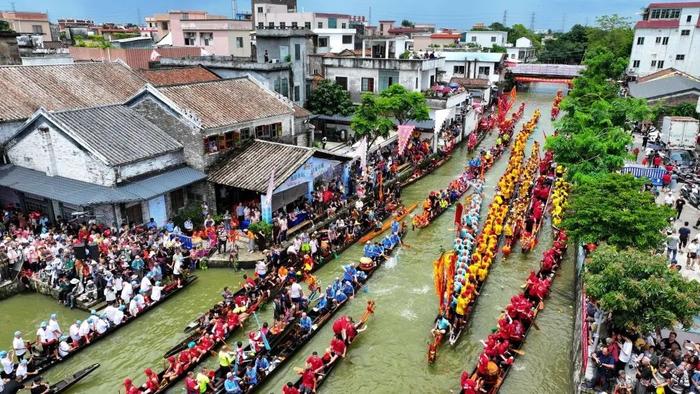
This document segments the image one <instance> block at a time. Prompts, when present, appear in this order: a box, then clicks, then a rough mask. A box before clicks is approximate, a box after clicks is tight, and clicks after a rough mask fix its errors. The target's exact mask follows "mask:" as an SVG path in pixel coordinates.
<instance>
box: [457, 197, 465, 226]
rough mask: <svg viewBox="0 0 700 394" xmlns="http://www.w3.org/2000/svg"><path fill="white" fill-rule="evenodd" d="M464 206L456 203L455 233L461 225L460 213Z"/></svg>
mask: <svg viewBox="0 0 700 394" xmlns="http://www.w3.org/2000/svg"><path fill="white" fill-rule="evenodd" d="M463 210H464V206H463V205H462V203H461V202H458V203H457V209H455V226H457V227H458V228H457V231H459V224H460V223H462V211H463Z"/></svg>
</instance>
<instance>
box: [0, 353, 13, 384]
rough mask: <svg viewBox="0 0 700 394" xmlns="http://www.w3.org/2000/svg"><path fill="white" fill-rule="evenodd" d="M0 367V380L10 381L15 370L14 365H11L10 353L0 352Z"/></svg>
mask: <svg viewBox="0 0 700 394" xmlns="http://www.w3.org/2000/svg"><path fill="white" fill-rule="evenodd" d="M0 365H2V378H5V379H11V378H12V372H14V370H15V365H14V364H13V363H12V352H10V353H8V352H6V351H4V350H3V351H0ZM0 380H1V379H0Z"/></svg>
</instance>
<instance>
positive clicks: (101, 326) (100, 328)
mask: <svg viewBox="0 0 700 394" xmlns="http://www.w3.org/2000/svg"><path fill="white" fill-rule="evenodd" d="M93 319H95V331H96V332H97V334H98V335H102V334H104V333H105V332H106V331H107V329H108V328H109V324H107V322H106V321H105V320H104V319H101V318H99V317H95V318H93Z"/></svg>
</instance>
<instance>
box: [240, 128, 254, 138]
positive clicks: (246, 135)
mask: <svg viewBox="0 0 700 394" xmlns="http://www.w3.org/2000/svg"><path fill="white" fill-rule="evenodd" d="M238 133H239V134H240V136H241V139H242V140H248V139H250V137H251V135H250V128H249V127H246V128H244V129H240V130H239V132H238Z"/></svg>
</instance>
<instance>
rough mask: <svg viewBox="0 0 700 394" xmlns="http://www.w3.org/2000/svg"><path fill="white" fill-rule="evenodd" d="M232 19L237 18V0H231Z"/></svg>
mask: <svg viewBox="0 0 700 394" xmlns="http://www.w3.org/2000/svg"><path fill="white" fill-rule="evenodd" d="M232 3H233V19H238V1H236V0H233V1H232Z"/></svg>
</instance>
